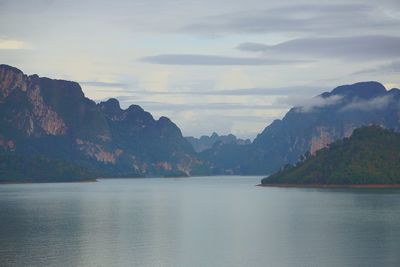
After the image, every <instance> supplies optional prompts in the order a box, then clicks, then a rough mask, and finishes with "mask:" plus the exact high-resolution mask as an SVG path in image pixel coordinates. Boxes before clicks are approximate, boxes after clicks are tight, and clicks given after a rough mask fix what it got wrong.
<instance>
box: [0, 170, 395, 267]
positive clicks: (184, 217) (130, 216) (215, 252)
mask: <svg viewBox="0 0 400 267" xmlns="http://www.w3.org/2000/svg"><path fill="white" fill-rule="evenodd" d="M258 181H259V177H255V178H254V177H253V178H248V177H246V178H240V177H233V178H228V177H221V178H218V177H213V178H193V179H139V180H102V181H100V182H99V183H89V184H41V185H2V186H1V187H0V214H1V217H2V219H1V221H0V258H1V265H6V266H26V265H30V266H44V265H47V266H48V265H52V266H60V265H64V266H398V265H399V263H400V257H399V253H398V251H399V248H400V234H399V233H400V206H399V205H398V203H400V191H398V190H320V189H285V188H260V187H255V186H253V185H254V184H257V183H258Z"/></svg>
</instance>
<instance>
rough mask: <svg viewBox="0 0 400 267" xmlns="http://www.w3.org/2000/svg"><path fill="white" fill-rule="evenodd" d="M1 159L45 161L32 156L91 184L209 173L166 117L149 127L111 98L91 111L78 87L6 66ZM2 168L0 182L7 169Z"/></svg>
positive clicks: (137, 111)
mask: <svg viewBox="0 0 400 267" xmlns="http://www.w3.org/2000/svg"><path fill="white" fill-rule="evenodd" d="M0 154H2V155H7V156H8V158H7V159H8V161H6V162H9V163H10V162H11V161H12V160H11V158H10V157H11V156H13V155H16V156H18V159H19V160H21V158H23V160H25V161H28V162H35V164H39V165H40V163H43V162H45V160H44V161H43V160H37V157H40V158H47V159H51V160H59V161H60V162H65V164H75V165H76V166H77V167H79V168H80V167H83V168H85V169H87V170H89V172H90V173H91V174H92V175H93V176H96V177H97V176H100V177H104V176H107V177H110V176H111V177H118V176H130V177H142V176H188V175H192V174H193V173H201V172H202V169H204V168H207V167H204V166H203V164H202V162H201V161H200V160H199V159H198V158H197V156H196V153H195V151H194V149H193V148H192V146H191V145H190V144H189V142H188V141H187V140H186V139H185V138H184V137H183V136H182V133H181V131H180V129H179V128H178V127H177V126H176V125H175V124H174V123H173V122H171V121H170V120H169V119H168V118H166V117H161V118H160V119H159V120H155V119H154V118H153V117H152V115H151V114H150V113H148V112H146V111H144V110H143V109H142V108H141V107H139V106H137V105H131V106H130V107H129V108H128V109H125V110H124V109H121V108H120V106H119V103H118V101H117V100H116V99H109V100H108V101H105V102H101V103H99V104H96V103H95V102H94V101H92V100H90V99H88V98H86V97H85V96H84V94H83V92H82V89H81V87H80V86H79V84H78V83H76V82H71V81H64V80H53V79H49V78H41V77H38V76H37V75H31V76H27V75H25V74H24V73H23V72H22V71H20V70H19V69H17V68H14V67H10V66H7V65H0ZM10 160H11V161H10ZM4 162H5V161H4V160H3V161H2V162H0V166H2V169H1V170H0V176H1V173H6V172H5V169H6V168H7V166H12V164H11V165H7V166H5V163H4ZM1 163H3V165H1ZM14 163H15V162H14ZM14 163H13V164H14ZM43 164H44V163H43ZM43 164H42V165H43ZM42 165H40V168H41V166H42ZM79 168H78V169H79ZM43 172H45V170H43ZM25 175H27V176H29V173H28V172H25ZM84 177H87V175H84Z"/></svg>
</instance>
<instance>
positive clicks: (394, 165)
mask: <svg viewBox="0 0 400 267" xmlns="http://www.w3.org/2000/svg"><path fill="white" fill-rule="evenodd" d="M262 184H305V185H307V184H315V185H333V184H336V185H367V184H400V134H399V133H396V132H394V131H392V130H386V129H382V128H380V127H378V126H370V127H362V128H359V129H356V130H355V131H354V133H353V135H352V136H351V137H350V138H345V139H342V140H339V141H337V142H335V143H332V144H331V145H330V146H329V147H327V148H324V149H321V150H319V151H317V153H316V155H313V156H311V155H309V154H308V155H306V156H304V157H302V160H301V161H300V162H298V163H297V165H296V166H292V165H286V166H285V167H284V168H283V169H281V170H280V171H278V172H277V173H275V174H273V175H271V176H269V177H266V178H264V179H263V180H262Z"/></svg>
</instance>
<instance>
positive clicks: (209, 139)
mask: <svg viewBox="0 0 400 267" xmlns="http://www.w3.org/2000/svg"><path fill="white" fill-rule="evenodd" d="M185 138H186V140H188V141H189V143H190V144H191V145H192V147H193V148H194V150H195V151H196V152H202V151H204V150H207V149H210V148H212V147H213V145H214V144H216V143H218V142H221V143H222V144H230V143H235V144H237V145H248V144H250V143H251V141H250V139H245V140H244V139H240V138H237V137H236V136H235V135H233V134H228V135H218V134H217V133H212V135H211V136H207V135H203V136H201V137H200V138H196V137H193V136H188V137H185Z"/></svg>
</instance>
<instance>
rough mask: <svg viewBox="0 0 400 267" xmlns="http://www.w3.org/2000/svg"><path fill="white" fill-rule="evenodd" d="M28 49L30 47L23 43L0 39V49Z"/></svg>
mask: <svg viewBox="0 0 400 267" xmlns="http://www.w3.org/2000/svg"><path fill="white" fill-rule="evenodd" d="M29 48H30V46H29V45H28V44H27V43H25V42H23V41H19V40H11V39H0V49H5V50H6V49H7V50H19V49H29Z"/></svg>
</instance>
